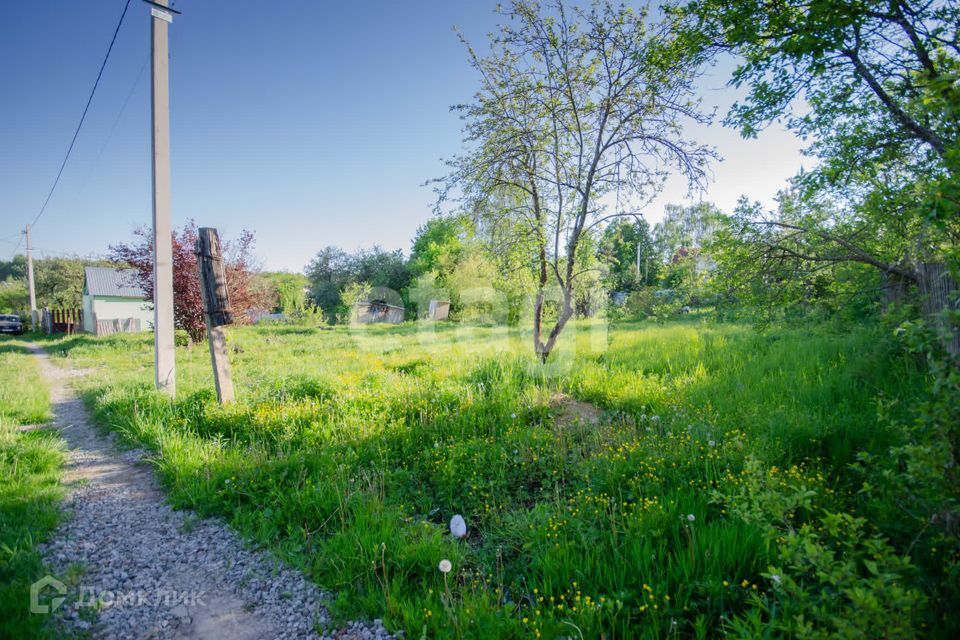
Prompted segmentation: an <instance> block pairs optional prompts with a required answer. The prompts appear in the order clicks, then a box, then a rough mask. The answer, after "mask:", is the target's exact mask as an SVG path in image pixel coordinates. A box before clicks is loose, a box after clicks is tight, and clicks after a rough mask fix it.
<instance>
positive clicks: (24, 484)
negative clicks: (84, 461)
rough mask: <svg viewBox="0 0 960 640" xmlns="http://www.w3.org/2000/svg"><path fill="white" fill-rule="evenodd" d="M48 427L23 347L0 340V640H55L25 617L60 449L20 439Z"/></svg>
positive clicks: (53, 517)
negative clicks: (42, 425)
mask: <svg viewBox="0 0 960 640" xmlns="http://www.w3.org/2000/svg"><path fill="white" fill-rule="evenodd" d="M49 419H50V398H49V395H48V393H47V389H46V385H45V384H44V383H43V381H42V380H41V379H40V375H39V371H38V369H37V365H36V362H35V361H34V358H33V356H31V355H29V352H28V351H27V350H26V349H25V348H24V346H23V343H22V342H19V341H17V340H12V339H8V338H0V638H45V637H54V636H55V632H54V630H53V628H52V627H51V626H50V625H48V624H47V622H48V621H47V619H46V618H45V616H41V615H36V614H31V613H30V609H29V606H30V584H31V583H33V582H34V581H36V580H37V579H39V578H40V577H42V576H43V575H44V573H45V572H44V569H43V564H42V562H41V558H40V555H39V553H38V552H37V549H36V545H37V544H38V543H39V542H41V541H43V540H44V539H45V538H46V537H47V535H49V533H50V531H51V530H52V529H53V528H54V527H55V526H56V524H57V521H58V518H59V512H58V503H59V501H60V498H61V489H60V484H59V477H60V467H61V465H62V462H63V454H62V447H63V445H62V442H61V440H60V438H59V437H57V436H56V435H55V434H52V433H47V432H42V431H38V430H33V431H26V432H23V431H21V429H20V427H21V426H23V425H37V424H39V423H43V422H46V421H48V420H49Z"/></svg>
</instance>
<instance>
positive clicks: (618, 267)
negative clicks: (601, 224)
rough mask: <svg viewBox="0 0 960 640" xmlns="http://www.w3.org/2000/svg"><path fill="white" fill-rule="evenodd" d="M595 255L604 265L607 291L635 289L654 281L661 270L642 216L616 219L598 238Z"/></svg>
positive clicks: (648, 226)
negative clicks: (634, 218) (633, 218)
mask: <svg viewBox="0 0 960 640" xmlns="http://www.w3.org/2000/svg"><path fill="white" fill-rule="evenodd" d="M597 258H598V259H599V260H600V261H601V262H602V263H603V264H604V265H605V266H606V268H607V275H606V277H605V278H604V283H605V284H606V285H607V287H608V288H609V289H610V291H634V290H635V289H637V288H639V287H641V286H649V285H650V283H652V282H655V281H656V279H657V273H658V272H659V269H660V259H659V255H657V254H656V253H655V250H654V244H653V238H652V237H651V235H650V225H648V224H647V221H646V220H644V219H643V217H638V218H637V219H636V220H631V219H629V218H618V219H617V220H615V221H614V222H612V223H610V224H609V225H607V227H606V228H604V230H603V234H602V235H601V237H600V241H599V248H598V250H597Z"/></svg>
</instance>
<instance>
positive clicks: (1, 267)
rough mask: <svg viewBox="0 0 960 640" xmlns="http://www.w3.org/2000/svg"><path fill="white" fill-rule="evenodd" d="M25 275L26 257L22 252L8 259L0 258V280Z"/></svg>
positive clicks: (14, 278) (18, 277) (13, 278)
mask: <svg viewBox="0 0 960 640" xmlns="http://www.w3.org/2000/svg"><path fill="white" fill-rule="evenodd" d="M25 277H27V258H26V256H24V255H22V254H17V255H15V256H13V257H12V258H11V259H10V260H0V282H4V281H6V280H18V279H20V278H25Z"/></svg>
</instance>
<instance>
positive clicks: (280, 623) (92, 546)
mask: <svg viewBox="0 0 960 640" xmlns="http://www.w3.org/2000/svg"><path fill="white" fill-rule="evenodd" d="M31 350H32V351H33V352H34V354H35V355H36V356H37V358H38V359H39V361H40V366H41V370H42V373H43V375H44V377H45V378H46V380H47V382H48V383H49V385H50V387H51V396H52V400H53V406H54V426H55V427H56V428H57V429H59V431H60V434H61V436H62V437H63V438H64V440H65V441H66V443H67V446H68V451H67V464H66V468H65V472H64V482H65V483H66V484H67V485H68V492H67V497H66V498H65V500H64V503H63V509H64V512H65V514H64V515H65V517H64V518H63V521H62V523H61V525H60V527H59V528H58V529H57V530H56V531H55V532H54V533H53V535H52V536H51V539H50V540H49V541H48V542H46V543H45V544H43V545H41V553H42V555H43V557H44V560H45V562H46V563H47V566H48V568H49V569H50V571H51V575H53V576H54V577H55V578H58V579H59V580H61V581H63V582H64V583H66V584H67V593H66V601H65V602H64V603H63V605H61V606H60V607H59V608H58V609H57V610H56V611H55V613H54V615H55V616H56V618H57V624H58V625H60V626H62V627H66V628H73V629H74V630H76V631H79V632H81V633H83V634H86V637H90V638H95V639H107V638H150V639H156V640H165V639H168V638H204V639H208V638H209V639H212V640H217V639H222V640H246V639H248V638H249V639H250V640H253V639H258V640H259V639H261V638H308V639H309V638H315V639H321V638H331V639H332V638H336V639H338V640H360V639H363V640H387V639H390V638H393V637H394V636H391V635H390V634H389V633H388V632H387V631H386V629H384V627H383V623H382V622H381V621H380V620H374V621H373V622H371V623H365V622H350V623H347V624H346V625H345V626H342V627H340V628H336V629H333V628H330V621H329V616H328V614H327V611H326V608H325V607H324V603H325V602H326V601H327V599H328V597H329V596H328V594H325V593H323V592H322V591H321V590H320V589H319V588H318V587H317V586H316V585H314V584H312V583H311V582H309V581H308V580H307V579H306V578H305V577H304V576H303V574H302V573H300V572H299V571H296V570H294V569H292V568H290V567H287V566H284V565H283V564H282V563H281V562H280V561H279V560H278V559H277V558H275V557H274V556H273V555H271V554H270V553H269V552H266V551H263V550H254V549H250V548H249V547H247V546H246V545H245V544H244V543H243V542H242V541H241V540H240V539H239V538H238V537H237V536H236V534H234V533H233V531H231V530H230V529H229V528H228V527H227V526H226V525H225V524H224V523H222V522H220V521H218V520H214V519H202V518H199V517H198V516H197V515H196V514H194V513H192V512H190V511H186V510H183V511H174V510H173V509H171V508H170V506H169V505H167V504H166V502H165V501H164V496H163V494H162V492H161V491H160V489H159V486H158V484H157V482H156V480H155V478H154V476H153V473H152V468H151V467H150V465H149V462H148V461H149V456H148V454H147V452H145V451H143V450H140V449H133V450H130V449H127V450H119V449H117V448H116V446H115V436H114V434H112V433H111V434H109V435H107V436H101V435H99V434H98V433H97V431H96V430H95V429H94V427H93V426H92V424H91V422H90V420H89V418H88V416H87V412H86V410H85V408H84V407H83V404H82V402H81V401H80V399H79V398H78V397H77V395H76V393H75V392H74V391H73V389H72V388H71V387H70V380H71V378H75V377H78V376H81V375H83V372H82V371H79V370H76V369H72V370H71V369H66V368H60V367H55V366H53V365H52V364H51V363H50V361H49V356H48V355H47V354H46V353H45V352H44V351H43V350H42V349H40V348H39V347H38V346H36V345H31ZM324 629H325V630H326V631H324V632H321V630H324Z"/></svg>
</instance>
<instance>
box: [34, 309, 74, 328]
mask: <svg viewBox="0 0 960 640" xmlns="http://www.w3.org/2000/svg"><path fill="white" fill-rule="evenodd" d="M40 327H41V329H42V330H43V331H44V332H46V333H47V334H48V335H49V334H52V333H66V334H72V333H74V332H76V331H82V330H83V309H49V308H47V309H44V310H43V312H42V314H41V316H40Z"/></svg>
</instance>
